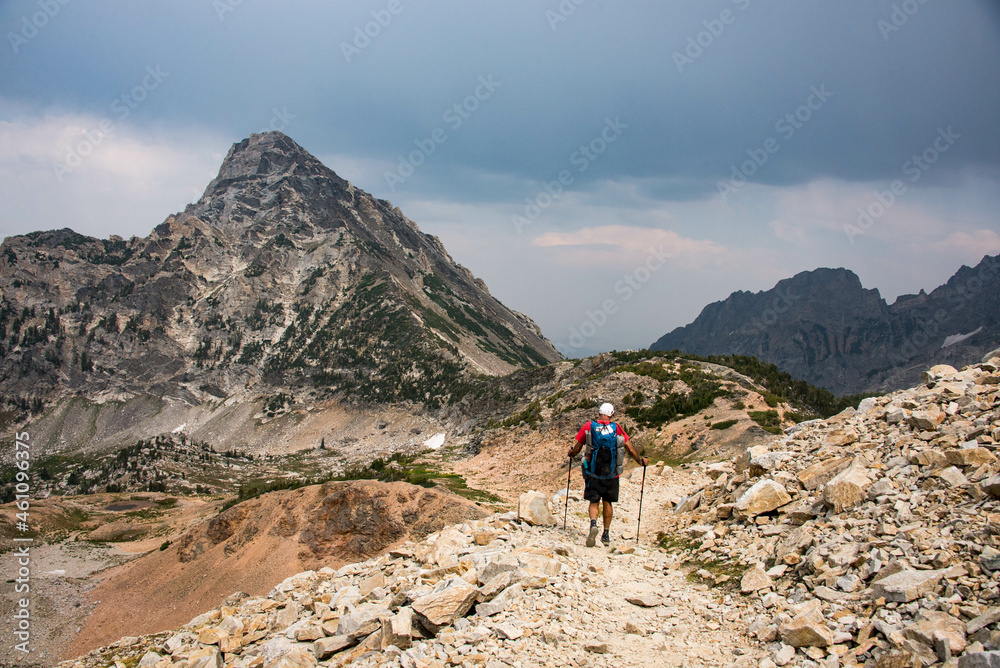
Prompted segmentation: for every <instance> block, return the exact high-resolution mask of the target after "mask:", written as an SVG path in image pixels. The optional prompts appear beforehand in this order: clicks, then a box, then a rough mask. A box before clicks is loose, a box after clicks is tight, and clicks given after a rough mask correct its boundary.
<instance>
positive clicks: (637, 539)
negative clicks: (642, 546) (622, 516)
mask: <svg viewBox="0 0 1000 668" xmlns="http://www.w3.org/2000/svg"><path fill="white" fill-rule="evenodd" d="M645 491H646V465H645V464H643V465H642V487H640V488H639V520H638V521H637V522H636V523H635V542H637V543H638V542H639V527H640V526H641V525H642V494H643V492H645Z"/></svg>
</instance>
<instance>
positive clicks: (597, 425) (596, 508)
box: [569, 403, 649, 547]
mask: <svg viewBox="0 0 1000 668" xmlns="http://www.w3.org/2000/svg"><path fill="white" fill-rule="evenodd" d="M598 412H599V413H600V416H599V417H598V418H597V420H594V421H592V422H588V423H587V424H585V425H583V426H582V427H581V428H580V431H579V432H578V433H577V435H576V444H575V445H573V447H572V448H570V449H569V456H570V458H571V459H572V458H573V457H575V456H576V455H577V453H579V452H580V449H581V448H583V447H584V445H586V446H587V450H586V452H585V456H584V458H583V479H584V482H585V483H586V487H585V488H584V491H583V498H584V499H585V500H587V501H590V534H589V535H588V536H587V547H594V545H595V544H596V543H597V515H598V513H599V512H600V508H601V502H602V501H603V502H604V533H603V534H601V542H602V543H604V544H605V545H607V544H609V543H610V542H611V535H610V534H609V533H608V528H609V527H610V526H611V518H612V517H613V516H614V509H613V508H612V506H611V504H612V503H617V502H618V476H620V475H621V473H622V467H623V465H624V464H625V456H624V453H625V451H626V450H628V454H629V456H630V457H632V459H634V460H635V461H636V462H638V463H639V464H641V465H642V466H646V465H647V464H649V460H648V459H647V458H645V457H640V456H639V453H637V452H636V451H635V449H634V448H633V447H632V445H631V444H630V443H629V442H628V441H629V438H628V434H626V433H625V430H624V429H622V428H621V425H619V424H617V423H615V422H612V421H611V416H612V415H614V414H615V407H614V406H612V405H611V404H609V403H603V404H601V407H600V409H599V411H598Z"/></svg>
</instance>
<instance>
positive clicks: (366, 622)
mask: <svg viewBox="0 0 1000 668" xmlns="http://www.w3.org/2000/svg"><path fill="white" fill-rule="evenodd" d="M470 586H471V585H470ZM390 614H392V613H391V612H390V611H389V608H387V607H386V606H384V605H378V604H375V603H364V604H362V605H359V606H358V607H357V608H355V609H354V610H352V611H351V612H350V613H347V614H344V615H342V616H341V617H340V621H339V622H338V623H337V633H336V635H338V636H347V637H348V638H350V639H351V640H357V639H358V638H363V637H365V636H367V635H370V634H372V633H374V632H375V631H377V630H378V628H379V618H380V617H383V616H386V615H390Z"/></svg>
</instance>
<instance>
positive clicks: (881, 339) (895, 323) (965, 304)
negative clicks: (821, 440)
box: [650, 255, 1000, 394]
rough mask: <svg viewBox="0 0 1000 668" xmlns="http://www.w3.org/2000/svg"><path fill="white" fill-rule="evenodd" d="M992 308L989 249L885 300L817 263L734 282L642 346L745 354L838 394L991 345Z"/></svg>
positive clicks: (996, 307)
mask: <svg viewBox="0 0 1000 668" xmlns="http://www.w3.org/2000/svg"><path fill="white" fill-rule="evenodd" d="M998 313H1000V257H997V256H988V255H987V256H985V257H984V258H983V260H982V261H981V262H980V263H979V264H978V265H977V266H976V267H964V266H963V267H962V268H960V269H959V270H958V272H956V274H955V275H954V276H952V278H951V279H949V280H948V282H947V283H946V284H945V285H942V286H940V287H938V288H936V289H934V290H932V291H931V292H930V293H925V292H923V291H921V293H920V294H917V295H901V296H900V297H899V298H898V299H896V301H895V302H893V303H892V304H887V303H886V301H885V300H884V299H883V298H882V296H881V295H880V294H879V291H878V290H873V289H866V288H864V287H862V285H861V280H860V279H859V278H858V276H857V275H856V274H855V273H854V272H852V271H849V270H847V269H843V268H840V269H827V268H822V269H816V270H814V271H804V272H801V273H799V274H796V275H795V276H793V277H791V278H787V279H784V280H782V281H779V282H778V283H777V284H776V285H775V286H774V287H773V288H772V289H770V290H766V291H763V292H757V293H751V292H743V291H740V292H734V293H733V294H731V295H730V296H729V297H727V298H726V299H724V300H722V301H719V302H715V303H712V304H709V305H708V306H706V307H705V308H704V309H703V310H702V312H701V314H700V315H699V316H698V317H697V318H696V319H695V320H694V322H692V323H691V324H689V325H686V326H684V327H678V328H677V329H675V330H673V331H672V332H670V333H668V334H666V335H664V336H663V337H661V338H660V339H659V340H657V341H656V342H655V343H653V345H652V346H650V348H651V349H653V350H674V349H678V350H682V351H684V352H688V353H694V354H696V355H727V354H741V355H752V356H754V357H758V358H760V359H762V360H765V361H767V362H771V363H772V364H775V365H777V366H778V367H780V368H781V369H782V370H783V371H786V372H788V373H790V374H792V375H793V376H795V377H798V378H802V379H804V380H806V381H808V382H810V383H813V384H815V385H819V386H821V387H824V388H826V389H829V390H830V391H832V392H834V393H836V394H850V393H856V392H866V391H887V390H891V389H898V388H900V387H905V386H907V385H910V384H912V383H914V382H916V380H917V379H918V378H919V376H920V372H921V370H922V369H923V368H925V367H926V366H927V365H928V364H930V363H931V362H933V361H940V362H947V363H950V364H954V365H956V366H962V365H964V364H967V363H969V362H971V361H974V360H976V359H979V358H980V357H982V355H983V354H985V353H986V352H987V351H988V350H992V349H993V348H995V347H996V346H997V345H998V344H1000V317H998V315H997V314H998Z"/></svg>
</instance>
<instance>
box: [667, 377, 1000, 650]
mask: <svg viewBox="0 0 1000 668" xmlns="http://www.w3.org/2000/svg"><path fill="white" fill-rule="evenodd" d="M924 378H925V383H924V384H923V385H920V386H917V387H914V388H911V389H908V390H904V391H900V392H896V393H894V394H891V395H888V396H884V397H877V398H873V399H866V400H865V401H864V402H862V405H861V406H860V407H859V409H858V410H854V409H849V410H847V411H845V412H844V413H843V414H841V415H838V416H834V417H832V418H830V419H828V420H818V421H814V422H812V423H809V424H806V425H796V427H794V428H790V429H789V430H787V431H788V433H787V435H785V436H783V437H781V438H778V439H776V440H775V441H774V442H773V443H772V444H771V446H770V449H769V451H770V452H772V453H775V454H782V456H776V457H774V458H773V459H774V461H775V462H777V464H776V465H775V466H771V467H766V468H765V467H756V468H755V467H753V466H749V467H741V466H740V464H739V461H738V460H739V459H740V458H737V461H735V462H733V463H730V464H728V465H727V466H728V467H729V468H728V471H727V470H725V469H724V468H723V470H722V471H720V470H719V469H720V465H719V464H712V465H711V466H712V467H713V473H714V474H715V475H716V478H715V480H714V481H713V482H712V483H708V484H705V485H704V486H703V488H702V489H701V490H700V491H698V494H699V495H700V500H699V503H698V504H697V505H696V506H695V507H693V508H691V507H687V508H680V509H679V511H681V512H677V513H675V516H674V519H673V520H672V522H671V526H672V531H673V532H680V533H686V534H687V535H688V536H689V537H690V538H691V539H692V540H694V542H695V547H693V548H691V558H692V559H696V560H697V561H698V562H699V563H726V564H730V568H737V569H746V570H745V574H744V576H743V579H742V581H741V588H742V591H743V592H745V593H746V594H747V595H748V596H749V597H750V598H754V599H756V600H757V602H758V603H759V606H758V608H757V609H758V610H759V613H758V614H757V616H756V618H755V619H754V620H753V621H752V623H751V624H750V625H749V626H748V629H747V630H748V633H749V634H750V635H751V636H753V637H755V638H757V639H758V640H760V641H761V642H763V643H764V644H765V646H766V647H769V648H770V649H771V652H772V654H771V656H770V657H769V658H767V659H765V660H764V662H762V663H761V664H760V665H761V666H762V667H763V666H765V663H766V664H768V666H770V665H771V664H773V665H779V666H780V665H785V664H787V663H791V662H794V664H796V665H803V666H812V665H816V663H817V662H818V663H819V664H820V665H823V666H832V665H839V666H851V665H861V664H866V665H875V664H876V663H877V665H878V666H885V665H896V664H897V663H898V664H899V665H901V666H902V665H905V666H917V665H920V666H924V667H926V666H930V665H933V664H942V663H943V665H944V666H946V667H947V668H950V667H951V666H955V665H991V664H990V663H989V662H990V661H991V660H992V659H991V655H992V653H993V652H995V651H996V650H1000V628H998V627H997V622H998V621H1000V570H997V569H998V568H1000V559H998V558H997V557H1000V549H998V548H1000V538H998V536H1000V485H998V484H997V481H998V480H1000V476H998V473H1000V465H998V463H997V458H996V452H997V451H998V450H1000V385H998V382H1000V358H996V357H994V358H992V359H991V360H990V361H988V362H983V363H980V364H976V365H973V366H970V367H966V368H964V369H962V370H961V371H958V370H956V369H954V368H951V367H941V366H938V367H934V368H933V369H932V370H931V371H930V372H928V373H927V374H925V375H924ZM845 431H850V432H851V433H852V434H854V437H853V438H851V439H848V440H845V439H841V438H837V437H836V435H837V434H843V433H844V432H845ZM831 436H834V437H833V438H831ZM786 454H790V455H791V456H784V455H786ZM761 457H763V454H762V453H761V452H760V450H759V448H758V449H757V450H755V451H754V452H753V453H750V452H748V453H746V454H745V455H744V456H743V460H744V461H748V458H750V459H749V461H753V460H754V459H758V458H761ZM701 466H702V467H706V468H707V466H706V465H704V464H703V465H701ZM831 476H832V477H831ZM774 486H778V487H780V489H781V491H782V492H784V493H785V495H786V496H787V501H786V502H785V503H784V504H782V505H777V506H775V505H774V503H768V504H766V505H764V506H762V507H763V508H767V507H769V506H771V510H770V511H765V512H763V513H747V512H740V508H741V507H742V506H745V505H746V502H745V499H746V498H747V496H748V495H749V494H751V493H752V492H753V490H755V489H756V490H760V489H763V488H767V489H771V488H773V487H774ZM769 497H770V498H772V499H773V498H775V497H776V494H774V493H773V492H772V493H771V494H770V495H769ZM668 533H669V532H668ZM702 574H703V576H704V577H707V578H709V579H710V581H711V579H712V578H713V577H717V578H718V581H724V580H726V579H728V578H727V576H713V575H712V574H711V573H710V572H708V571H704V572H702ZM787 648H799V649H798V650H794V649H792V650H789V649H787ZM958 657H961V662H960V663H958Z"/></svg>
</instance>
